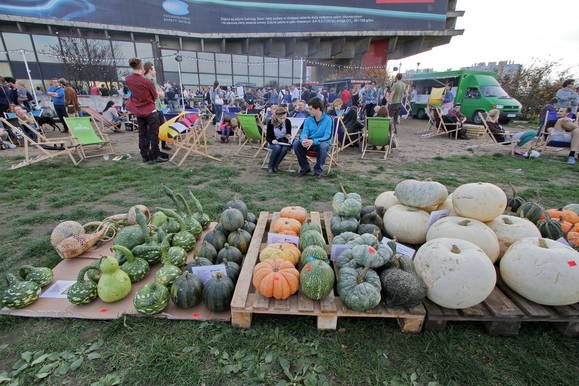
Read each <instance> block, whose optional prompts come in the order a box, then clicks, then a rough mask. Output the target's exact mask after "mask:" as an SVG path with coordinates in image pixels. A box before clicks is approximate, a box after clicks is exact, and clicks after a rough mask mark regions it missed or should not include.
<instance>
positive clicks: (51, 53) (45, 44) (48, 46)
mask: <svg viewBox="0 0 579 386" xmlns="http://www.w3.org/2000/svg"><path fill="white" fill-rule="evenodd" d="M32 39H33V40H34V47H35V48H36V55H37V56H38V61H39V62H44V63H60V60H59V58H58V57H56V56H55V54H56V53H57V52H59V50H60V46H59V44H58V38H57V37H56V36H47V35H33V36H32Z"/></svg>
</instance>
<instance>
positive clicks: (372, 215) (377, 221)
mask: <svg viewBox="0 0 579 386" xmlns="http://www.w3.org/2000/svg"><path fill="white" fill-rule="evenodd" d="M382 217H384V215H382V216H380V215H379V214H378V213H377V212H376V211H372V212H368V213H366V214H364V215H362V218H361V219H360V224H372V225H376V226H377V227H378V229H380V230H381V229H382V228H384V222H383V221H382ZM368 233H370V232H368Z"/></svg>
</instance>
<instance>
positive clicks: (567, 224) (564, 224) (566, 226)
mask: <svg viewBox="0 0 579 386" xmlns="http://www.w3.org/2000/svg"><path fill="white" fill-rule="evenodd" d="M557 221H558V222H559V224H561V228H563V232H564V233H567V232H570V231H571V228H573V224H571V223H570V222H569V221H565V220H564V219H563V217H560V218H559V219H558V220H557Z"/></svg>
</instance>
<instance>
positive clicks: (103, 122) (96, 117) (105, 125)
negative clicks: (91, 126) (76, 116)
mask: <svg viewBox="0 0 579 386" xmlns="http://www.w3.org/2000/svg"><path fill="white" fill-rule="evenodd" d="M80 108H81V110H82V111H84V112H85V113H87V114H88V115H89V116H90V117H91V118H92V119H93V121H94V122H96V123H97V124H98V125H100V126H101V130H102V131H104V130H105V129H111V130H113V131H119V130H121V126H122V125H123V122H121V121H119V122H112V121H109V120H108V119H106V118H105V117H104V116H103V115H102V114H101V113H99V112H98V111H96V110H95V109H93V108H92V107H89V106H81V107H80Z"/></svg>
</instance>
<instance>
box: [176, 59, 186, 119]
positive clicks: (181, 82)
mask: <svg viewBox="0 0 579 386" xmlns="http://www.w3.org/2000/svg"><path fill="white" fill-rule="evenodd" d="M175 61H176V62H177V68H178V69H179V88H180V91H179V93H180V95H181V106H182V110H181V111H184V110H185V99H184V98H183V79H182V78H181V62H182V61H183V56H181V54H180V53H179V52H177V53H176V54H175Z"/></svg>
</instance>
